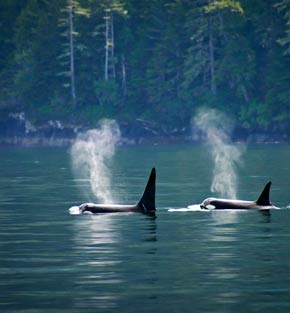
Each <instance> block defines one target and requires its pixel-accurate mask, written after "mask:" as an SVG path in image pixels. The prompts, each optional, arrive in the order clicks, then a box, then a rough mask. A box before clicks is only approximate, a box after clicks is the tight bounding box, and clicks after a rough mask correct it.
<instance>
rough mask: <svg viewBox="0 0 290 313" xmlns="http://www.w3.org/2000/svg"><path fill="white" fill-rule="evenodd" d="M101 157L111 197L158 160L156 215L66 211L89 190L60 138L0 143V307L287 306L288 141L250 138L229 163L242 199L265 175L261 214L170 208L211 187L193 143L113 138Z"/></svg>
mask: <svg viewBox="0 0 290 313" xmlns="http://www.w3.org/2000/svg"><path fill="white" fill-rule="evenodd" d="M110 166H111V172H112V176H113V177H114V179H113V181H112V191H113V195H114V198H115V199H117V200H118V201H119V202H120V203H134V202H136V201H137V200H138V198H139V197H140V195H141V193H142V192H143V188H144V185H145V183H146V180H147V177H148V175H149V172H150V169H151V167H152V166H156V168H157V199H156V201H157V206H158V208H159V210H158V217H157V218H156V219H152V218H150V217H146V216H144V215H141V214H116V215H103V216H91V215H79V216H73V215H69V214H68V208H69V207H70V206H72V205H74V204H79V203H82V202H87V201H90V200H92V195H91V194H90V193H89V191H88V190H89V182H88V181H86V180H78V179H76V178H75V177H73V174H72V171H71V168H70V156H69V153H68V150H67V149H52V148H51V149H45V148H31V149H18V148H1V149H0V173H1V175H0V196H1V197H0V312H7V313H8V312H9V313H12V312H23V313H38V312H51V313H58V312H72V313H74V312H78V313H86V312H104V313H106V312H128V313H130V312H132V313H133V312H134V313H136V312H141V313H142V312H290V210H287V209H286V206H287V205H288V204H289V203H290V192H289V187H290V147H289V146H282V145H276V146H270V145H269V146H253V147H248V148H247V151H246V153H245V154H244V158H243V166H242V167H241V168H239V170H238V176H239V188H238V195H239V198H242V199H255V198H257V197H258V195H259V193H260V191H261V190H262V188H263V186H264V184H265V183H266V182H267V181H268V180H270V179H271V180H272V181H273V188H272V191H271V199H272V202H273V203H274V204H275V205H277V206H280V207H282V208H283V209H282V210H279V211H273V212H272V214H271V216H264V215H262V214H260V213H259V212H235V213H233V212H184V213H180V212H179V213H176V212H172V213H171V212H168V208H174V207H183V206H186V205H188V204H191V203H199V202H200V201H201V200H202V199H204V198H205V197H207V196H209V195H211V194H210V192H209V190H210V185H211V181H212V162H211V159H210V156H209V153H208V151H207V149H206V148H205V147H202V146H146V147H121V148H119V149H118V150H117V153H116V156H115V157H114V160H113V161H112V164H111V165H110ZM81 190H85V191H86V192H85V193H83V192H82V191H81Z"/></svg>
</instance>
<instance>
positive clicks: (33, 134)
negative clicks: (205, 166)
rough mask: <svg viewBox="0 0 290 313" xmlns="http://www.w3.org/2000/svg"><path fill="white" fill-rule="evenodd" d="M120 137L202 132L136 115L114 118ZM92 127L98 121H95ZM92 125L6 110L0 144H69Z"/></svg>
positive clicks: (249, 138) (273, 138) (264, 139)
mask: <svg viewBox="0 0 290 313" xmlns="http://www.w3.org/2000/svg"><path fill="white" fill-rule="evenodd" d="M118 125H119V127H120V131H121V135H122V139H121V144H127V145H134V144H161V143H199V142H201V141H202V134H201V132H200V131H199V130H198V129H197V128H196V129H195V128H192V126H191V125H187V126H184V127H183V128H174V129H164V128H163V127H160V126H159V125H158V124H157V123H154V122H150V121H145V120H142V119H137V120H135V121H134V122H131V123H128V122H122V121H118ZM96 127H98V125H97V124H96ZM90 128H92V127H86V126H80V125H72V124H71V125H68V124H64V123H62V122H61V121H59V120H49V121H47V122H45V123H43V124H42V125H38V126H35V125H33V124H32V123H31V122H30V121H29V120H27V119H26V117H25V114H24V113H14V114H9V115H8V116H6V117H5V118H1V121H0V145H2V146H3V145H4V146H24V147H30V146H69V145H71V144H72V143H73V142H74V140H75V139H76V137H77V134H79V133H82V132H85V131H87V130H88V129H90ZM232 139H233V140H234V141H242V142H246V143H282V142H284V143H288V142H290V138H289V137H288V136H287V135H285V134H267V133H262V132H256V133H248V132H247V131H246V130H244V129H238V128H236V129H235V130H234V131H233V138H232Z"/></svg>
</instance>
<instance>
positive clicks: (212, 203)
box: [200, 181, 279, 210]
mask: <svg viewBox="0 0 290 313" xmlns="http://www.w3.org/2000/svg"><path fill="white" fill-rule="evenodd" d="M270 187H271V182H270V181H269V182H268V183H267V184H266V186H265V187H264V189H263V191H262V193H261V194H260V196H259V198H258V200H256V201H244V200H230V199H219V198H207V199H205V200H203V202H202V203H201V204H200V208H201V209H206V210H271V209H279V208H278V207H276V206H274V205H272V203H271V202H270Z"/></svg>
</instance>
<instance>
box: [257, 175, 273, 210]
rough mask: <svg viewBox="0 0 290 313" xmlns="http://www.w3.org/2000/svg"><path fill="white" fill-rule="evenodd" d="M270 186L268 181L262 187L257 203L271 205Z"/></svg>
mask: <svg viewBox="0 0 290 313" xmlns="http://www.w3.org/2000/svg"><path fill="white" fill-rule="evenodd" d="M270 187H271V182H270V181H269V182H268V183H267V184H266V186H265V187H264V190H263V191H262V193H261V194H260V197H259V198H258V200H257V201H256V203H257V204H258V205H271V203H270Z"/></svg>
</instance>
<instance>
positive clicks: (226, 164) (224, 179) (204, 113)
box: [194, 109, 244, 199]
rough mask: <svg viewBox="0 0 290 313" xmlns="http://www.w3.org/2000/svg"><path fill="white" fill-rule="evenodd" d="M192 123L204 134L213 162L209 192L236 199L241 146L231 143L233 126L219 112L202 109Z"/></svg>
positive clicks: (242, 148) (242, 149)
mask: <svg viewBox="0 0 290 313" xmlns="http://www.w3.org/2000/svg"><path fill="white" fill-rule="evenodd" d="M194 123H195V125H196V126H198V128H199V129H200V130H201V131H202V132H203V133H204V134H205V139H206V142H207V144H208V146H209V147H210V152H211V156H212V159H213V162H214V168H213V180H212V184H211V191H212V192H217V193H218V194H219V196H221V197H226V198H231V199H236V198H237V182H238V178H237V166H238V165H239V164H240V162H241V156H242V153H243V151H244V147H243V146H237V145H234V144H233V143H232V142H231V133H232V129H233V125H232V124H231V122H230V121H229V119H228V118H227V117H226V116H225V115H224V114H222V113H221V112H219V111H217V110H214V109H210V110H208V109H202V110H200V111H199V113H198V114H197V116H196V117H195V119H194Z"/></svg>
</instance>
